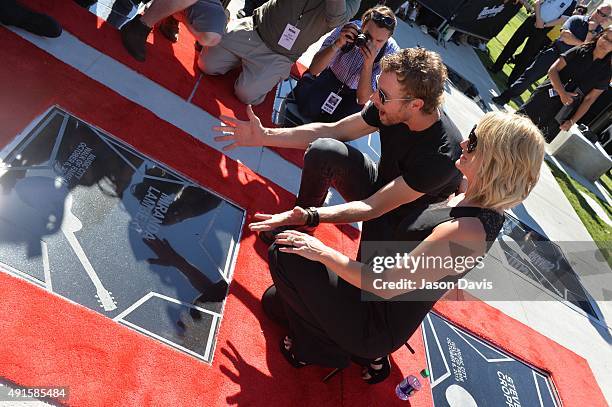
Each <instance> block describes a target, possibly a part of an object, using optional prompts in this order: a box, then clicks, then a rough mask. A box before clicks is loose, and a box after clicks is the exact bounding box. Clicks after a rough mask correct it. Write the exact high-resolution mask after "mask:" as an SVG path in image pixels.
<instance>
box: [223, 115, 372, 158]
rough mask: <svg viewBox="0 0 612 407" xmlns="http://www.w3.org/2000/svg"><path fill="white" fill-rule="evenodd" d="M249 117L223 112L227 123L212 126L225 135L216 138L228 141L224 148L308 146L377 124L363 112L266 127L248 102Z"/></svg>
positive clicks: (358, 133) (351, 135)
mask: <svg viewBox="0 0 612 407" xmlns="http://www.w3.org/2000/svg"><path fill="white" fill-rule="evenodd" d="M247 115H248V117H249V121H244V120H238V119H236V118H233V117H229V116H225V115H224V116H221V120H223V122H224V123H225V125H224V126H214V127H213V130H214V131H217V132H223V133H224V135H222V136H216V137H215V138H214V140H215V141H217V142H229V143H230V144H227V145H226V146H225V147H223V151H229V150H232V149H234V148H236V147H241V146H242V147H254V146H270V147H284V148H297V149H302V150H303V149H306V148H307V147H308V146H309V145H310V143H312V142H313V141H315V140H316V139H318V138H322V137H329V138H333V139H336V140H339V141H351V140H356V139H358V138H359V137H362V136H365V135H366V134H370V133H372V132H374V131H376V127H372V126H370V125H368V124H367V123H366V122H365V120H364V119H363V117H361V112H358V113H355V114H353V115H351V116H348V117H345V118H344V119H342V120H340V121H337V122H335V123H308V124H304V125H302V126H298V127H292V128H276V129H272V128H267V127H263V126H262V125H261V120H259V117H257V116H256V115H255V113H253V109H252V107H251V105H248V106H247Z"/></svg>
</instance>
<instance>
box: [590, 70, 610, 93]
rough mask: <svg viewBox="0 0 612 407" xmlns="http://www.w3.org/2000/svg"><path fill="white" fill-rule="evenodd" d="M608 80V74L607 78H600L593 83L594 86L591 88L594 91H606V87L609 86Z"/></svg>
mask: <svg viewBox="0 0 612 407" xmlns="http://www.w3.org/2000/svg"><path fill="white" fill-rule="evenodd" d="M610 79H611V75H610V73H609V72H608V75H607V77H604V78H602V79H601V80H599V81H597V82H596V83H595V86H593V88H594V89H601V90H606V89H608V86H610Z"/></svg>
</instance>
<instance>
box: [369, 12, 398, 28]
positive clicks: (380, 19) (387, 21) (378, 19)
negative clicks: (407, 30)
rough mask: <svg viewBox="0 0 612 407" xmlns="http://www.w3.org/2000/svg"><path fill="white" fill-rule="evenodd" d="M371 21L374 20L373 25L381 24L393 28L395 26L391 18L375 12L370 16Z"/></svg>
mask: <svg viewBox="0 0 612 407" xmlns="http://www.w3.org/2000/svg"><path fill="white" fill-rule="evenodd" d="M372 20H374V22H375V23H377V24H382V25H383V26H385V27H393V26H394V25H395V22H394V21H393V19H392V18H391V17H387V16H385V15H382V14H380V13H376V12H375V13H373V14H372Z"/></svg>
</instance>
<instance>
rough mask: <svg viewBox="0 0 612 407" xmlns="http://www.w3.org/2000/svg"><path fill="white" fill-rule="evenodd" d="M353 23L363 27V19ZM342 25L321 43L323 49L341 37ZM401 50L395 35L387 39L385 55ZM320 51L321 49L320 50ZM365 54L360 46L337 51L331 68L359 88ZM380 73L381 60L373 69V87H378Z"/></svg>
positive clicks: (345, 82) (346, 82) (337, 75)
mask: <svg viewBox="0 0 612 407" xmlns="http://www.w3.org/2000/svg"><path fill="white" fill-rule="evenodd" d="M351 23H353V24H355V25H356V26H357V27H359V28H360V29H361V20H355V21H351ZM341 30H342V27H338V28H336V29H334V31H332V32H331V33H330V34H329V35H328V36H327V38H325V40H324V41H323V45H321V50H322V49H324V48H327V47H329V46H330V45H331V44H332V43H333V42H334V41H336V40H337V39H338V37H340V31H341ZM399 50H400V47H399V45H397V43H396V42H395V40H394V39H393V37H391V38H389V40H388V41H387V49H386V50H385V55H387V54H393V53H395V52H397V51H399ZM319 51H320V50H319ZM363 62H364V59H363V55H362V54H361V51H359V48H357V47H354V48H353V49H352V50H350V51H349V52H341V51H338V52H336V55H334V57H333V59H332V60H331V62H330V64H329V68H330V69H331V70H332V72H333V73H334V75H336V78H338V79H339V80H340V81H342V82H344V84H345V85H347V86H348V87H349V88H351V89H357V86H358V85H359V74H360V73H361V69H362V67H363ZM379 73H380V61H379V62H376V63H375V64H374V67H373V69H372V89H375V88H376V75H378V74H379Z"/></svg>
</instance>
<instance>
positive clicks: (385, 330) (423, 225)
mask: <svg viewBox="0 0 612 407" xmlns="http://www.w3.org/2000/svg"><path fill="white" fill-rule="evenodd" d="M446 204H447V202H441V203H437V204H434V205H431V206H429V207H428V208H427V209H425V210H424V211H423V212H422V213H421V214H419V215H418V216H417V217H416V219H415V218H412V219H409V220H408V222H402V223H401V224H400V226H399V227H398V228H397V231H396V232H395V236H394V238H395V239H394V240H397V241H402V242H406V244H408V245H409V246H407V247H405V252H409V251H411V250H412V249H414V247H416V246H417V245H418V244H419V243H420V242H422V241H423V240H424V239H425V238H426V237H427V236H429V235H430V234H431V233H432V231H433V229H434V228H435V227H436V226H438V225H440V224H442V223H444V222H447V221H450V220H453V219H457V218H465V217H474V218H478V219H479V220H480V222H481V223H482V226H483V228H484V230H485V233H486V240H487V248H486V250H487V251H488V250H489V249H490V248H491V245H492V243H493V241H495V239H496V238H497V235H498V234H499V232H500V230H501V228H502V225H503V223H504V215H502V214H500V213H498V212H496V211H493V210H491V209H483V208H477V207H467V206H459V207H448V206H446ZM402 244H403V243H402ZM410 246H413V247H410ZM403 250H404V249H403ZM468 272H469V270H468V271H466V272H464V273H461V274H453V275H449V276H446V277H444V278H443V279H442V280H440V281H449V282H450V281H454V282H457V281H458V280H459V279H460V278H462V277H464V276H465V275H466V274H467V273H468ZM417 285H420V284H419V283H417ZM447 291H448V290H418V289H417V290H414V291H411V292H408V293H406V294H402V295H399V296H397V297H395V298H392V299H391V300H389V301H371V302H370V303H369V304H370V309H369V313H370V315H369V318H368V319H369V324H368V328H367V329H368V331H369V332H367V333H365V334H366V335H367V336H369V335H372V337H371V338H372V339H374V338H373V337H378V338H377V339H376V342H377V343H378V345H379V346H380V344H381V342H383V343H386V344H387V346H388V347H389V349H388V352H386V353H385V352H382V353H381V352H378V353H381V354H383V353H384V354H388V353H391V352H393V351H395V350H396V349H398V348H399V347H400V346H402V345H403V344H404V343H405V342H406V341H407V340H408V338H410V337H411V336H412V334H413V333H414V332H415V331H416V330H417V329H418V327H419V325H420V324H421V322H422V321H423V320H424V319H425V317H426V315H427V313H428V312H429V311H430V310H431V309H432V308H433V306H434V304H435V303H436V301H437V300H439V299H440V298H441V297H442V296H443V295H444V294H446V292H447ZM381 334H382V335H383V336H384V338H381V337H380V335H381ZM381 339H382V341H381Z"/></svg>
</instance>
